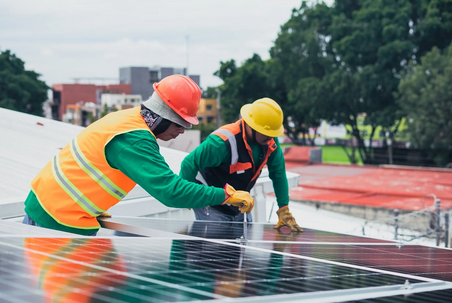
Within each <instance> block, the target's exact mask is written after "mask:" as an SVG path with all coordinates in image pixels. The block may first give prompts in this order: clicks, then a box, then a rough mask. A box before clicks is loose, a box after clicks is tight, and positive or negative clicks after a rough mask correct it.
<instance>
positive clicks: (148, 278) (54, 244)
mask: <svg viewBox="0 0 452 303" xmlns="http://www.w3.org/2000/svg"><path fill="white" fill-rule="evenodd" d="M146 220H152V221H153V224H151V225H152V226H155V225H157V226H159V229H152V228H149V227H148V226H149V225H147V227H146V224H147V223H146V222H145V221H146ZM120 221H121V220H106V221H103V222H101V224H102V225H103V226H109V227H113V228H115V229H116V232H118V231H119V232H120V233H121V232H125V233H127V234H126V235H128V237H117V236H106V237H83V236H74V237H51V238H49V237H47V236H39V235H37V236H34V237H33V236H32V237H22V236H20V235H10V234H2V233H1V231H2V228H1V226H2V225H0V265H2V263H3V266H0V268H1V269H0V281H3V282H0V301H2V300H4V301H6V302H14V303H16V302H37V301H39V300H45V299H48V298H49V293H48V292H46V291H44V290H41V291H40V290H39V289H38V288H36V287H33V286H30V285H31V279H32V278H31V275H30V273H29V272H27V271H29V269H27V267H26V266H25V264H30V263H26V262H24V260H25V256H26V255H27V254H28V255H30V254H31V255H34V256H36V255H39V256H45V258H46V260H47V263H45V264H53V263H59V262H63V263H67V264H65V266H63V267H62V269H61V272H57V273H56V274H57V276H58V275H60V276H61V277H64V276H65V275H69V274H70V273H71V272H72V271H73V269H74V268H75V267H77V266H79V267H80V266H81V267H83V268H87V273H85V274H84V275H82V276H71V277H72V279H71V281H72V282H73V283H83V281H84V280H85V279H87V278H89V279H94V278H93V277H99V276H102V275H100V274H99V272H101V273H104V276H105V277H103V278H102V279H101V280H99V282H95V283H93V282H92V283H91V284H90V285H94V286H96V287H97V292H95V293H89V290H87V289H83V288H81V289H79V290H78V292H79V293H78V294H81V295H83V294H86V295H89V296H90V298H91V300H95V301H98V302H118V303H120V302H129V301H142V302H162V301H165V302H179V301H191V300H196V301H203V302H210V301H212V302H229V301H231V300H234V301H235V302H256V301H257V300H259V301H260V302H276V301H278V302H283V301H284V302H290V301H294V302H295V301H296V302H348V301H363V302H364V301H365V300H375V299H379V300H380V299H382V298H383V297H387V298H394V299H395V298H402V297H406V296H407V295H409V296H410V299H413V300H415V299H416V300H417V298H421V297H426V296H427V297H434V296H437V295H438V296H439V297H440V298H441V295H440V294H442V293H444V294H449V290H451V289H452V283H451V282H450V281H444V280H442V279H435V278H433V277H431V276H429V277H427V276H416V275H412V274H411V273H410V272H409V271H406V272H397V271H391V270H387V268H378V267H369V266H363V265H366V264H360V263H357V262H353V259H352V258H350V259H349V260H347V259H346V258H345V259H344V258H342V259H340V258H334V254H331V253H330V254H329V252H332V251H333V250H331V249H333V248H336V249H339V250H340V249H341V248H346V249H348V250H349V251H350V250H353V249H356V250H360V249H365V250H369V251H372V250H383V251H385V249H386V250H388V251H390V250H394V249H396V248H397V247H398V246H399V244H398V243H397V242H391V241H381V242H378V241H372V239H371V240H369V239H368V238H365V237H356V236H349V235H337V234H333V233H326V232H322V231H311V230H307V233H306V235H307V236H305V237H303V236H302V237H301V238H299V236H300V235H296V236H295V237H286V236H285V235H283V237H280V238H279V239H280V241H272V239H274V238H273V235H274V233H275V230H273V227H272V225H271V224H256V223H250V224H249V225H247V227H248V226H249V227H250V229H249V230H250V235H251V236H250V239H249V240H248V241H247V242H246V245H242V244H240V243H241V242H237V241H236V240H237V239H221V238H222V237H220V239H215V238H208V237H207V236H211V234H206V235H205V236H206V238H200V237H197V236H193V232H190V228H191V227H193V226H195V225H196V226H204V228H206V227H208V226H207V225H206V224H201V225H199V224H194V222H193V221H192V222H191V224H189V223H187V222H183V221H180V220H168V219H163V220H156V219H137V220H133V221H134V222H139V224H136V225H130V224H124V223H120ZM176 221H177V222H178V223H177V224H176V225H177V228H176V229H180V227H183V228H182V229H180V230H177V231H176V232H174V231H172V230H171V231H168V230H167V231H165V230H164V229H165V228H166V227H167V226H168V224H173V223H175V222H176ZM143 222H144V223H145V224H143ZM165 222H166V223H165ZM148 223H149V222H148ZM178 224H179V225H178ZM221 225H222V224H218V223H215V224H214V226H216V228H220V229H221ZM162 229H163V230H162ZM214 231H215V229H214ZM194 234H199V231H196V232H194ZM130 235H140V237H139V238H137V237H130ZM269 235H272V236H271V237H269ZM143 236H146V237H143ZM217 236H218V234H217ZM234 237H235V236H234ZM291 239H292V240H293V239H295V241H291ZM300 239H303V240H306V241H298V240H300ZM316 239H323V240H327V241H324V242H315V240H316ZM337 239H341V240H345V242H339V243H338V242H336V241H337ZM30 241H31V242H34V243H37V244H36V245H37V246H30V245H28V246H27V245H26V244H27V243H28V242H30ZM66 242H67V243H72V244H71V245H69V246H68V247H65V246H64V245H63V244H61V243H66ZM84 243H91V244H92V245H93V246H92V247H90V248H89V249H87V250H86V251H84V250H83V244H84ZM59 245H60V246H62V247H59ZM109 246H112V247H114V251H113V252H106V251H105V249H106V248H108V247H109ZM410 247H411V246H410ZM412 247H414V246H412ZM53 248H59V249H58V250H56V251H52V249H53ZM280 248H283V249H280ZM300 248H303V249H305V250H303V249H301V250H300ZM46 249H50V251H49V252H46V251H45V250H46ZM297 249H298V250H297ZM423 249H424V250H426V249H427V248H423ZM432 249H433V248H432ZM41 250H42V251H41ZM13 251H14V252H15V253H14V252H13ZM74 251H77V252H78V253H76V254H74V255H71V252H74ZM307 251H311V252H315V253H313V254H308V253H305V252H307ZM447 251H448V252H449V250H447ZM97 255H99V256H103V258H101V259H100V260H97V261H96V262H97V263H92V258H93V256H97ZM21 258H22V259H21ZM34 258H36V257H34ZM38 259H39V258H38ZM117 259H121V260H122V262H123V263H124V264H126V265H127V270H125V269H123V268H121V267H111V263H114V261H115V260H117ZM445 259H446V262H447V263H449V259H448V257H447V258H445ZM49 262H50V263H49ZM52 262H53V263H52ZM451 263H452V262H451ZM51 267H52V266H51ZM31 268H32V269H40V267H39V266H38V267H36V266H34V267H31ZM276 272H277V274H276ZM274 275H276V276H274ZM2 276H3V278H2ZM5 277H9V278H10V279H5ZM49 277H52V276H49ZM121 277H122V278H127V281H128V282H127V283H126V284H125V285H124V284H123V283H124V282H123V281H122V280H121ZM212 277H214V278H212ZM218 279H219V280H218ZM45 281H48V282H46V283H50V286H52V287H55V288H58V289H59V291H60V292H63V293H64V292H69V293H70V292H71V291H72V290H73V289H71V288H70V287H66V285H59V283H60V282H58V281H59V280H47V279H46V280H45ZM55 281H57V282H55ZM407 281H408V282H407ZM107 282H108V283H113V284H114V283H116V284H117V285H116V286H109V285H108V284H106V283H107ZM52 283H53V284H52ZM102 283H104V284H102ZM14 286H15V287H16V289H15V290H14ZM6 287H8V288H9V289H13V290H5V288H6ZM12 287H13V288H12ZM240 287H242V288H243V289H242V288H240ZM234 288H235V289H237V288H239V289H240V290H241V292H240V293H239V297H237V298H236V297H235V296H236V295H237V293H236V292H234V291H233V290H234ZM213 289H215V291H214V290H213ZM220 290H222V291H223V292H224V293H221V291H220ZM418 294H423V295H422V296H419V295H418ZM427 294H428V295H427ZM50 297H52V296H50ZM151 297H152V298H151ZM65 299H66V298H65ZM68 302H69V301H68ZM366 302H367V301H366ZM372 302H373V301H372ZM381 302H384V301H381ZM413 302H416V301H413Z"/></svg>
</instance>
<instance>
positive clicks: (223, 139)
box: [179, 98, 302, 231]
mask: <svg viewBox="0 0 452 303" xmlns="http://www.w3.org/2000/svg"><path fill="white" fill-rule="evenodd" d="M240 114H241V116H242V119H239V120H238V121H236V122H235V123H232V124H228V125H224V126H222V127H220V128H219V129H217V130H216V131H214V132H213V133H212V134H211V135H209V136H208V137H207V139H206V140H205V141H204V142H202V143H201V144H200V145H199V146H198V147H197V148H196V149H195V150H193V151H192V152H191V153H190V154H189V155H187V156H186V157H185V159H184V160H183V161H182V165H181V170H180V173H179V175H180V176H181V177H182V178H184V179H186V180H189V181H195V182H198V183H202V184H204V185H208V186H212V185H213V186H217V187H223V186H225V184H230V185H231V186H233V187H234V188H236V189H240V190H243V191H247V192H249V191H250V190H251V189H252V188H253V186H254V184H255V183H256V181H257V179H258V177H259V175H260V174H261V171H262V169H263V168H264V166H265V165H267V167H268V171H269V177H270V179H271V180H272V182H273V188H274V192H275V195H276V200H277V202H278V206H279V209H278V211H277V214H278V218H279V222H278V224H277V225H276V226H275V228H277V229H279V228H280V227H282V226H288V227H289V228H290V229H291V230H292V231H302V229H301V228H300V226H298V224H297V223H296V221H295V218H294V217H293V216H292V214H291V213H290V212H289V206H288V205H289V185H288V181H287V176H286V170H285V161H284V156H283V152H282V150H281V148H280V146H279V141H278V138H277V137H278V136H281V135H282V134H283V133H284V127H283V112H282V110H281V107H280V106H279V105H278V103H276V102H275V101H274V100H272V99H270V98H263V99H259V100H256V101H255V102H253V103H252V104H246V105H244V106H243V107H242V108H241V110H240ZM193 211H194V213H195V217H196V219H197V220H212V221H243V220H244V217H243V216H244V214H242V213H240V212H238V211H237V209H235V208H234V207H231V206H230V205H227V204H224V205H212V206H206V207H200V208H194V209H193ZM246 219H247V221H248V222H251V221H252V217H251V214H247V218H246Z"/></svg>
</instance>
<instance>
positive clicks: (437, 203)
mask: <svg viewBox="0 0 452 303" xmlns="http://www.w3.org/2000/svg"><path fill="white" fill-rule="evenodd" d="M440 204H441V200H440V199H436V200H435V206H436V246H439V240H440V238H441V226H440V224H441V221H440V220H441V217H440V215H441V209H440Z"/></svg>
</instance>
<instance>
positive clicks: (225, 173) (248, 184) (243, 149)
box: [196, 119, 277, 215]
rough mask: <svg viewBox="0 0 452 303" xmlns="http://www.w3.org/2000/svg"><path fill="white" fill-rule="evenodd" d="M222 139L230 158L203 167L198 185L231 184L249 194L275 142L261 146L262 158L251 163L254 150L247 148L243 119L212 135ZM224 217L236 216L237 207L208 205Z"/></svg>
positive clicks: (272, 140) (273, 149) (198, 178)
mask: <svg viewBox="0 0 452 303" xmlns="http://www.w3.org/2000/svg"><path fill="white" fill-rule="evenodd" d="M212 135H216V136H218V137H220V138H221V139H223V140H224V142H225V143H226V146H227V148H228V151H229V154H230V155H231V161H230V162H229V163H225V164H222V165H220V166H217V167H206V168H204V169H203V170H201V171H200V172H199V173H198V175H197V176H196V180H197V181H198V183H202V184H204V185H208V186H216V187H224V185H225V184H226V183H228V184H230V185H231V186H232V187H234V188H235V189H236V190H245V191H248V192H249V191H250V190H251V189H252V188H253V186H254V184H255V183H256V181H257V178H258V177H259V176H260V174H261V172H262V169H263V168H264V166H265V165H266V164H267V161H268V158H269V157H270V155H271V154H272V153H273V152H274V151H275V150H276V147H277V145H276V142H275V140H274V139H271V140H270V141H269V142H267V145H263V146H261V148H262V157H261V158H260V159H259V161H258V162H257V163H255V162H254V160H253V151H252V150H251V147H250V146H249V145H248V142H247V140H246V133H245V122H244V121H243V119H240V120H238V121H236V122H235V123H231V124H227V125H224V126H222V127H220V128H219V129H217V130H216V131H214V132H213V133H212ZM211 207H213V208H215V209H218V210H220V211H222V212H224V213H226V214H230V215H237V214H238V213H239V210H238V208H237V207H234V206H228V205H214V206H211Z"/></svg>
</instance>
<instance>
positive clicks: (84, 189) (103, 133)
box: [23, 75, 254, 235]
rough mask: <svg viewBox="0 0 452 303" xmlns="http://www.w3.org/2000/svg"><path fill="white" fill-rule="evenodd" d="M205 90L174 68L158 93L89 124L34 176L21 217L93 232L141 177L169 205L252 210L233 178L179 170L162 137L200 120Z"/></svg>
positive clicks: (78, 231)
mask: <svg viewBox="0 0 452 303" xmlns="http://www.w3.org/2000/svg"><path fill="white" fill-rule="evenodd" d="M200 99H201V90H200V89H199V87H198V86H197V85H196V83H195V82H194V81H193V80H192V79H190V78H189V77H186V76H182V75H171V76H168V77H166V78H164V79H162V80H161V81H160V82H158V83H154V93H153V94H152V96H151V97H150V98H149V100H147V101H146V102H144V103H143V104H141V106H137V107H134V108H131V109H126V110H120V111H117V112H114V113H110V114H108V115H106V116H105V117H103V118H102V119H99V120H98V121H96V122H94V123H93V124H91V125H89V126H88V127H87V128H85V129H84V130H83V131H82V132H80V133H79V134H78V135H77V136H76V137H75V138H74V139H73V140H72V141H71V142H70V143H69V144H68V145H67V146H66V147H64V148H63V149H62V150H61V151H60V152H59V153H58V154H57V155H56V156H55V157H54V158H53V159H52V160H51V161H50V162H49V163H48V164H47V165H46V166H45V167H44V168H43V169H42V170H41V172H39V174H38V175H37V176H36V177H35V178H34V180H33V181H32V183H31V188H32V189H31V191H30V193H29V195H28V197H27V199H26V201H25V213H26V215H25V217H24V220H23V223H24V224H28V225H35V226H40V227H45V228H50V229H55V230H60V231H65V232H72V233H76V234H80V235H95V234H96V233H97V231H98V230H99V228H100V225H99V223H98V222H97V217H99V216H109V215H108V213H106V211H107V210H108V209H109V208H110V207H112V206H114V205H115V204H116V203H118V202H120V201H121V200H122V199H123V198H124V197H125V196H126V195H127V194H128V193H129V192H130V191H131V190H132V189H133V188H134V187H135V185H136V184H139V185H140V186H141V187H142V188H143V189H145V190H146V191H147V192H148V193H149V194H150V195H152V196H153V197H154V198H156V199H157V200H159V201H160V202H162V203H163V204H165V205H166V206H169V207H176V208H188V207H192V208H193V207H204V206H207V205H220V204H222V203H228V204H232V205H234V207H237V209H238V210H239V212H250V211H251V210H252V209H253V206H254V201H253V198H252V197H251V196H250V194H249V193H247V192H245V191H236V190H235V189H234V188H233V187H232V186H231V185H229V184H224V186H222V188H217V187H205V186H202V185H198V184H195V183H193V182H187V181H186V180H183V179H181V178H180V177H179V176H178V175H176V174H174V173H173V171H172V170H171V169H170V167H169V166H168V164H167V163H166V162H165V159H164V158H163V156H162V155H161V154H160V151H159V146H158V143H157V139H161V140H163V141H168V140H171V139H174V138H176V137H177V136H179V135H180V134H183V133H184V130H185V128H190V127H191V125H192V124H198V123H199V122H198V119H197V118H196V112H197V110H198V107H199V101H200Z"/></svg>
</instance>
